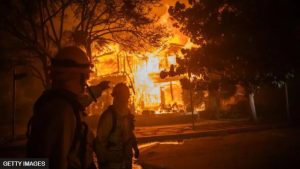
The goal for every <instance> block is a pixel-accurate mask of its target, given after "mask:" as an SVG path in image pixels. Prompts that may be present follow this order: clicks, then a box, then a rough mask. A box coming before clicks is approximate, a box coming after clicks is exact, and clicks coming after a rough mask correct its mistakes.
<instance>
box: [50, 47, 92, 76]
mask: <svg viewBox="0 0 300 169" xmlns="http://www.w3.org/2000/svg"><path fill="white" fill-rule="evenodd" d="M92 67H93V65H92V64H91V62H90V59H89V57H88V56H87V54H86V53H85V52H84V51H83V50H81V49H80V48H79V47H76V46H69V47H65V48H63V49H61V50H60V51H59V52H58V53H57V54H56V55H55V57H54V58H52V59H51V65H50V66H49V67H48V69H49V70H50V71H56V72H69V73H92V72H93V71H92V70H91V68H92Z"/></svg>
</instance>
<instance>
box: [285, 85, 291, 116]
mask: <svg viewBox="0 0 300 169" xmlns="http://www.w3.org/2000/svg"><path fill="white" fill-rule="evenodd" d="M287 85H288V84H287V82H285V84H284V86H285V98H286V112H287V119H288V121H290V104H289V95H288V86H287Z"/></svg>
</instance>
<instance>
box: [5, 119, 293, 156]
mask: <svg viewBox="0 0 300 169" xmlns="http://www.w3.org/2000/svg"><path fill="white" fill-rule="evenodd" d="M292 126H293V125H292V124H287V123H276V124H253V123H252V122H251V121H248V120H220V121H214V120H203V121H200V122H197V123H195V130H192V124H179V125H169V126H155V127H136V128H135V134H136V137H137V141H138V142H139V143H140V144H143V143H148V142H155V141H170V140H182V139H190V138H197V137H207V136H217V135H227V134H234V133H241V132H251V131H258V130H266V129H275V128H286V127H292ZM26 143H27V139H20V140H17V141H15V142H13V143H5V144H4V143H3V144H0V151H1V149H14V150H15V149H22V150H25V145H26Z"/></svg>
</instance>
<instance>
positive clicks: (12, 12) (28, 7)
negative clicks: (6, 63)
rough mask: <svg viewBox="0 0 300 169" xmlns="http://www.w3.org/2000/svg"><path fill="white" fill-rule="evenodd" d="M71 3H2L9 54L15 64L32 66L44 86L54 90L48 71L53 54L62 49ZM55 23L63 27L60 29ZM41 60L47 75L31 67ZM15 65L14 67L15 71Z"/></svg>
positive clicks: (1, 27) (47, 0)
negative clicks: (67, 11)
mask: <svg viewBox="0 0 300 169" xmlns="http://www.w3.org/2000/svg"><path fill="white" fill-rule="evenodd" d="M71 3H72V1H71V0H30V1H27V0H3V1H1V2H0V6H1V8H0V13H1V18H0V30H1V31H3V32H6V33H8V34H9V35H8V36H9V38H10V42H9V43H10V46H9V48H8V50H9V51H13V52H14V53H13V54H9V56H12V57H14V59H12V60H14V61H17V62H18V61H19V60H25V61H26V62H18V63H21V64H23V65H29V66H30V67H31V68H32V70H33V71H34V72H35V74H34V76H36V77H38V78H39V79H41V81H42V83H43V86H44V87H45V88H48V87H49V86H50V78H49V76H48V72H47V70H46V67H47V65H48V61H49V58H51V57H52V54H53V53H54V52H56V51H57V50H59V49H61V47H62V40H63V30H64V21H65V19H66V18H67V17H66V14H65V10H66V9H67V8H68V7H70V5H71ZM55 22H58V23H60V24H59V26H58V27H56V26H55ZM34 60H40V61H41V63H42V65H43V72H40V71H39V70H38V69H37V68H35V67H34V66H32V65H31V63H32V62H33V61H34ZM13 66H14V64H13V65H12V66H11V68H12V67H13Z"/></svg>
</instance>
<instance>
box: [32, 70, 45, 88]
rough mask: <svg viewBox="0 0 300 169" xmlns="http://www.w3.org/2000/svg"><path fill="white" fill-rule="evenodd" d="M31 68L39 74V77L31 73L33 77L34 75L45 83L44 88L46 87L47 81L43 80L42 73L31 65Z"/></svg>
mask: <svg viewBox="0 0 300 169" xmlns="http://www.w3.org/2000/svg"><path fill="white" fill-rule="evenodd" d="M29 67H30V68H31V69H33V70H34V71H35V72H36V73H37V74H38V76H37V75H34V74H33V72H32V71H31V73H32V75H33V76H34V77H37V78H39V79H40V80H41V81H42V83H43V87H46V81H45V79H44V78H43V76H42V74H41V72H40V71H39V70H38V69H37V68H36V67H34V66H32V65H29Z"/></svg>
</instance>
